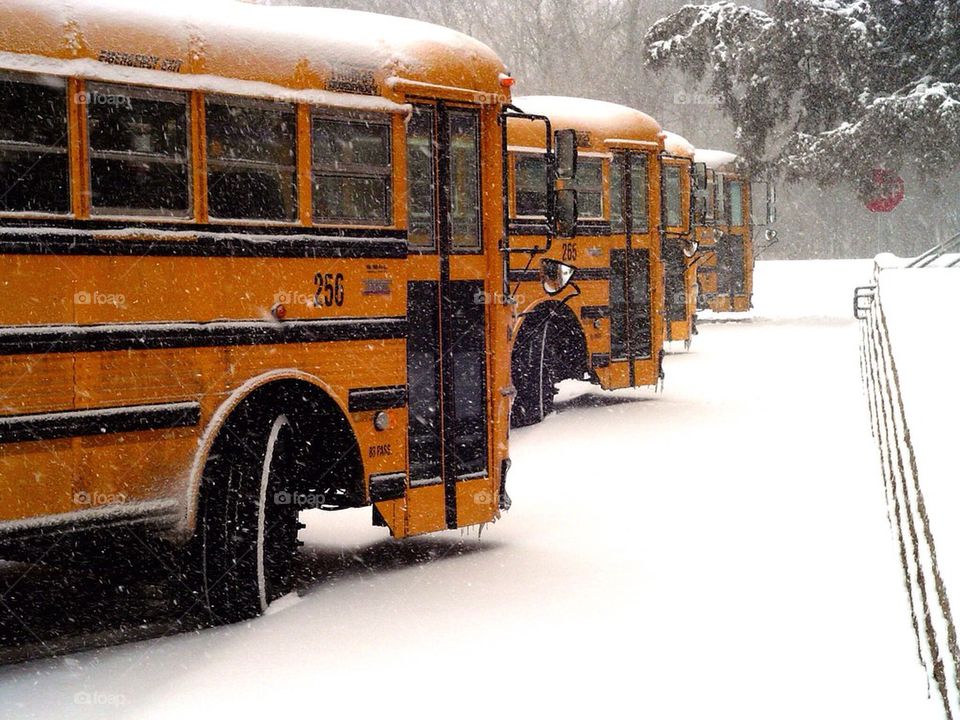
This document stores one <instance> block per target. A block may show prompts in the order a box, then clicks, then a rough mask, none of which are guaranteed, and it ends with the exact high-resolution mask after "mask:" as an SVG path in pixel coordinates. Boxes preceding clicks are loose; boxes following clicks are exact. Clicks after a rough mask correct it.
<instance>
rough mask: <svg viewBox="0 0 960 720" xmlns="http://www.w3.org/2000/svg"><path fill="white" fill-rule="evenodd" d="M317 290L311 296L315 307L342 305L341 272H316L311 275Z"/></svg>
mask: <svg viewBox="0 0 960 720" xmlns="http://www.w3.org/2000/svg"><path fill="white" fill-rule="evenodd" d="M313 284H314V285H316V286H317V292H316V293H314V296H313V304H314V306H315V307H333V306H334V305H336V306H337V307H342V306H343V273H337V274H336V275H334V274H333V273H319V272H318V273H317V274H316V275H314V276H313Z"/></svg>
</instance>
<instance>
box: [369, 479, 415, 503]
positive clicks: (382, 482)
mask: <svg viewBox="0 0 960 720" xmlns="http://www.w3.org/2000/svg"><path fill="white" fill-rule="evenodd" d="M406 494H407V474H406V473H405V472H394V473H381V474H379V475H371V476H370V502H385V501H387V500H399V499H400V498H402V497H403V496H404V495H406Z"/></svg>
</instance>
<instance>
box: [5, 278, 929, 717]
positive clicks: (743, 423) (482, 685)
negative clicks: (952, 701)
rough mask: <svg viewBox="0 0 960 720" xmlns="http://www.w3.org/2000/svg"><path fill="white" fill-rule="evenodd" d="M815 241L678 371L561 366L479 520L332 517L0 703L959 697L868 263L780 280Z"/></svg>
mask: <svg viewBox="0 0 960 720" xmlns="http://www.w3.org/2000/svg"><path fill="white" fill-rule="evenodd" d="M816 267H817V265H815V264H793V265H790V266H787V265H785V264H780V263H778V264H771V265H770V266H769V267H764V266H761V271H760V277H758V305H760V306H761V310H762V309H763V308H764V307H767V308H774V309H773V310H771V311H770V314H772V315H776V318H775V319H762V318H759V317H758V318H756V319H754V320H752V321H749V322H741V323H716V324H710V325H705V326H702V327H701V334H700V336H699V337H698V338H697V339H696V342H695V344H694V348H693V350H692V351H691V352H690V353H687V354H678V355H672V356H670V357H669V358H668V360H667V368H666V369H667V373H668V377H667V384H666V387H665V390H664V392H663V393H662V394H659V395H658V394H654V393H651V392H641V391H633V392H624V393H617V394H615V395H613V394H605V393H602V392H599V391H596V390H594V389H591V388H589V387H587V386H583V385H579V386H575V387H571V386H566V387H564V399H563V400H562V401H561V402H559V403H558V410H559V412H558V413H557V414H556V415H554V416H551V417H550V418H548V419H547V420H546V421H545V422H544V423H542V424H541V425H539V426H537V427H533V428H528V429H525V430H523V431H520V432H517V433H515V436H514V438H513V447H512V455H513V458H514V469H513V471H512V475H511V488H510V490H511V495H512V497H513V500H514V508H513V510H511V511H510V513H509V514H508V515H507V516H506V517H505V518H504V519H503V520H502V521H501V522H500V523H498V524H496V525H495V526H492V527H489V528H487V529H486V530H484V532H483V536H482V539H480V540H479V541H478V539H477V537H476V534H475V533H473V534H471V535H464V536H462V537H461V535H460V534H459V533H452V534H445V535H439V536H435V537H428V538H422V539H418V540H414V541H412V542H409V543H407V544H402V545H395V544H393V543H391V542H389V541H388V540H385V539H384V536H383V532H382V530H379V529H376V528H372V527H368V524H369V517H368V516H367V515H366V514H362V515H361V514H349V513H342V514H335V515H324V514H321V515H319V516H313V517H311V518H310V519H309V520H308V528H307V530H306V531H305V532H304V538H305V539H306V540H307V547H306V548H305V550H306V553H305V554H306V557H305V559H304V566H303V574H304V576H305V577H307V578H313V579H312V580H308V581H306V582H305V591H304V593H303V595H302V597H300V598H286V599H284V600H282V601H281V602H280V603H278V604H277V605H276V606H274V607H273V608H272V609H271V612H270V614H269V615H268V616H266V617H264V618H262V619H260V620H257V621H255V622H252V623H249V624H246V625H242V626H234V627H228V628H219V629H214V630H207V631H203V632H201V633H195V634H185V635H178V636H175V637H171V638H167V639H163V640H151V641H147V642H141V643H134V644H128V645H124V646H119V647H114V648H110V649H106V650H100V651H95V652H90V653H84V654H78V655H74V656H71V657H69V658H66V659H57V660H44V661H38V662H34V663H29V664H24V665H19V666H12V667H7V668H4V669H2V670H0V715H2V716H3V717H16V718H35V717H36V718H47V717H49V718H64V717H70V718H78V719H82V718H87V717H91V718H100V717H111V718H113V717H136V718H141V717H143V718H154V717H156V718H192V717H238V718H240V717H242V718H248V717H257V716H261V717H273V716H277V717H310V716H320V714H321V713H322V714H323V716H326V717H368V716H369V717H373V716H377V717H388V716H389V717H412V716H416V717H420V718H438V717H450V718H456V717H463V716H466V717H496V716H497V715H500V716H504V717H517V716H519V715H520V712H521V710H523V711H529V712H531V713H535V715H534V716H535V717H564V718H566V717H578V716H589V717H628V718H634V717H636V718H640V717H644V718H656V719H657V720H663V719H666V718H684V719H687V718H711V719H712V718H736V719H737V720H745V719H753V718H756V719H758V720H760V719H762V720H771V719H776V720H787V719H788V718H798V719H799V718H803V719H804V720H809V719H810V718H838V719H839V718H843V719H845V720H846V719H849V718H870V719H871V720H883V719H885V718H890V719H893V718H897V719H898V720H903V719H905V718H908V719H909V720H924V719H925V718H937V717H939V707H940V706H939V704H938V702H936V701H932V700H928V699H927V687H926V681H925V676H924V672H923V670H922V668H921V666H920V664H919V663H918V661H917V657H916V642H915V639H914V637H913V633H912V630H911V627H910V623H909V615H908V611H907V605H906V604H907V598H906V595H905V593H904V590H903V581H902V578H901V575H900V568H899V566H898V561H897V557H896V554H895V549H894V545H893V543H892V540H891V536H890V530H889V526H888V523H887V518H886V508H885V503H884V492H883V485H882V479H881V476H880V473H879V468H878V464H877V452H876V449H875V447H874V445H873V443H872V440H871V438H870V435H869V428H868V422H867V419H866V416H865V415H866V407H865V403H864V400H863V397H862V394H861V389H860V378H859V370H858V355H857V353H858V348H857V341H858V331H857V327H856V325H855V323H854V322H853V320H852V319H849V318H847V317H844V316H845V315H848V314H849V307H848V303H847V299H849V290H850V288H852V286H853V285H854V284H856V281H857V280H860V279H861V276H860V275H859V274H857V273H854V272H852V271H851V267H852V266H849V267H840V265H835V266H831V268H829V270H830V271H829V272H827V271H826V269H825V267H823V266H821V267H820V270H819V271H818V273H819V274H818V275H817V277H818V278H820V277H821V276H822V277H826V276H829V277H830V278H831V281H830V282H833V283H834V284H835V285H836V288H834V290H835V292H834V295H833V296H832V298H834V299H836V302H833V300H832V299H831V298H828V299H827V300H824V301H822V302H823V304H824V308H814V310H813V314H814V315H817V314H820V315H823V314H833V315H835V317H833V318H830V317H808V318H802V317H799V315H803V314H804V313H796V314H795V319H790V317H789V316H790V312H788V311H785V310H784V308H786V307H789V306H790V298H786V297H781V296H779V295H778V296H777V297H773V296H772V293H774V292H777V293H780V294H781V295H786V294H789V293H790V292H792V291H791V290H790V288H791V287H792V285H791V283H790V282H786V281H785V280H783V278H784V277H786V275H785V274H787V275H789V276H790V278H791V279H792V281H793V283H794V285H796V284H797V283H798V282H799V281H800V278H799V275H801V274H803V273H807V277H806V279H808V280H809V279H811V278H810V275H809V273H811V272H812V269H816ZM865 267H868V266H861V268H865ZM821 271H822V272H821ZM841 285H842V287H841ZM828 290H829V288H828ZM841 291H842V292H841ZM762 293H771V295H770V296H766V297H765V296H764V295H763V294H762ZM826 295H828V296H829V292H827V293H826ZM822 296H823V293H821V294H820V297H822ZM841 297H842V299H843V302H842V303H841V302H840V301H839V299H840V298H841ZM792 300H793V302H794V303H796V302H800V300H799V299H798V298H796V297H793V298H792ZM765 303H766V304H765ZM809 305H810V303H809V302H807V303H805V304H804V310H805V311H806V310H808V309H809ZM760 314H762V313H760Z"/></svg>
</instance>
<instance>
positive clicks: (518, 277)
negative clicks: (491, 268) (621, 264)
mask: <svg viewBox="0 0 960 720" xmlns="http://www.w3.org/2000/svg"><path fill="white" fill-rule="evenodd" d="M508 277H509V279H510V282H539V281H540V271H539V270H529V269H528V270H511V271H510V273H509V276H508ZM609 279H610V268H581V267H578V268H577V271H576V272H575V273H574V274H573V281H574V282H577V281H578V280H600V281H603V280H609Z"/></svg>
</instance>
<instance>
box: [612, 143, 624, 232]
mask: <svg viewBox="0 0 960 720" xmlns="http://www.w3.org/2000/svg"><path fill="white" fill-rule="evenodd" d="M623 162H624V161H623V155H614V156H613V159H612V160H611V161H610V229H611V230H612V231H613V232H615V233H616V232H623V230H624V228H625V227H626V226H625V224H624V221H623Z"/></svg>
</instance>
